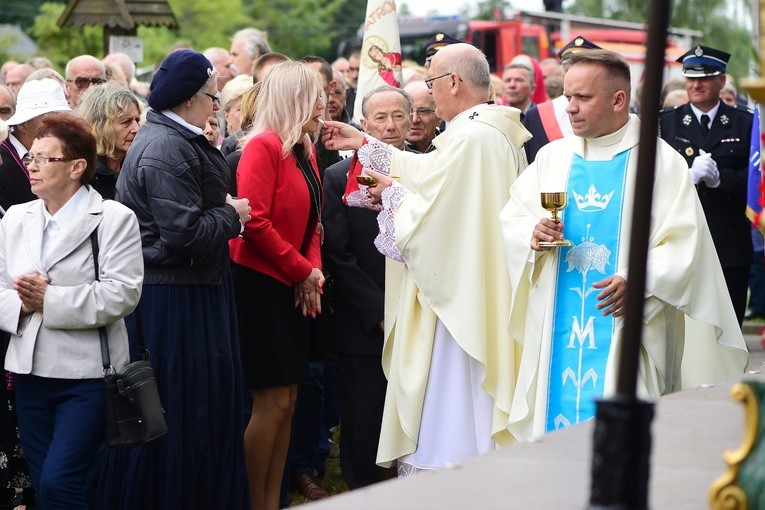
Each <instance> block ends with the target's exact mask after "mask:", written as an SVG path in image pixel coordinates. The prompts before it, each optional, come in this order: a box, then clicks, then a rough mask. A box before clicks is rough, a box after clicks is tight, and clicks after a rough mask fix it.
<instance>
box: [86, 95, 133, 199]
mask: <svg viewBox="0 0 765 510" xmlns="http://www.w3.org/2000/svg"><path fill="white" fill-rule="evenodd" d="M76 113H77V114H78V115H79V116H80V117H82V118H83V119H85V120H86V121H87V123H88V124H90V130H91V131H92V132H93V136H95V137H96V146H97V148H98V163H97V166H96V174H95V175H94V176H93V180H92V181H90V185H91V186H93V188H94V189H95V190H96V191H98V192H99V193H100V194H101V196H102V197H104V198H108V199H114V192H115V186H116V184H117V176H118V175H119V171H120V169H121V168H122V162H123V161H124V159H125V155H126V154H127V150H128V149H129V148H130V146H131V145H132V144H133V140H134V139H135V135H136V133H138V128H139V127H140V125H141V124H140V123H141V104H140V102H139V100H138V97H137V96H136V95H135V94H133V93H132V92H131V91H130V90H129V89H127V88H125V87H123V86H122V85H120V84H118V83H104V84H103V85H97V86H95V87H90V90H88V91H87V92H86V93H85V95H84V96H83V98H82V101H80V104H79V106H77V110H76Z"/></svg>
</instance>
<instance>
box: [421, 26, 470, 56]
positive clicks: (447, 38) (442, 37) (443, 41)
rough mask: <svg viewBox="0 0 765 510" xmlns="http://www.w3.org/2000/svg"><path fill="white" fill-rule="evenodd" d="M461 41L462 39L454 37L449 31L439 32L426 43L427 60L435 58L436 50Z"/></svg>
mask: <svg viewBox="0 0 765 510" xmlns="http://www.w3.org/2000/svg"><path fill="white" fill-rule="evenodd" d="M461 42H462V41H460V40H459V39H457V38H456V37H452V36H451V35H449V34H447V33H444V32H438V33H437V34H436V35H434V36H433V37H431V38H430V39H429V40H428V42H426V43H425V60H426V61H427V60H430V59H431V58H433V55H435V54H436V52H437V51H438V50H440V49H441V48H443V47H444V46H448V45H450V44H456V43H461Z"/></svg>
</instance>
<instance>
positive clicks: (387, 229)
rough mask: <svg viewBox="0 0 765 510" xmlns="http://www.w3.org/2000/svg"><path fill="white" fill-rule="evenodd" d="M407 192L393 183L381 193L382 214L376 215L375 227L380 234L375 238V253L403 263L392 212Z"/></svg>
mask: <svg viewBox="0 0 765 510" xmlns="http://www.w3.org/2000/svg"><path fill="white" fill-rule="evenodd" d="M408 193H409V191H408V190H407V189H406V188H405V187H403V186H402V185H400V184H399V183H397V182H394V183H393V184H391V185H390V186H388V187H387V188H385V190H384V191H383V192H382V207H383V208H382V212H380V214H378V215H377V225H378V226H379V227H380V233H379V234H377V237H376V238H375V247H376V248H377V251H379V252H380V253H382V254H383V255H385V256H386V257H390V258H392V259H393V260H397V261H399V262H405V260H404V256H403V255H402V254H401V252H400V251H399V249H398V247H397V246H396V224H395V222H394V221H393V210H394V209H395V208H396V206H397V205H398V203H399V202H400V201H401V199H403V198H404V197H405V196H406V195H407V194H408Z"/></svg>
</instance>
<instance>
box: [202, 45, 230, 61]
mask: <svg viewBox="0 0 765 510" xmlns="http://www.w3.org/2000/svg"><path fill="white" fill-rule="evenodd" d="M224 53H226V54H227V53H228V50H227V49H225V48H219V47H217V46H213V47H211V48H207V49H206V50H205V51H203V52H202V55H204V56H205V57H207V60H209V61H210V62H212V61H213V60H215V57H219V56H220V55H223V54H224Z"/></svg>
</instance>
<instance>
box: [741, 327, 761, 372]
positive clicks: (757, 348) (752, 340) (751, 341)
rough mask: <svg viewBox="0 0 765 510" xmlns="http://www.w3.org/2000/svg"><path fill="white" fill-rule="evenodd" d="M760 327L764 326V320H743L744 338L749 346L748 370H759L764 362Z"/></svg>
mask: <svg viewBox="0 0 765 510" xmlns="http://www.w3.org/2000/svg"><path fill="white" fill-rule="evenodd" d="M762 328H765V322H744V340H746V345H747V347H749V370H760V368H761V367H762V365H763V363H765V348H763V345H762V341H761V337H760V330H761V329H762ZM763 372H765V370H763Z"/></svg>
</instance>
